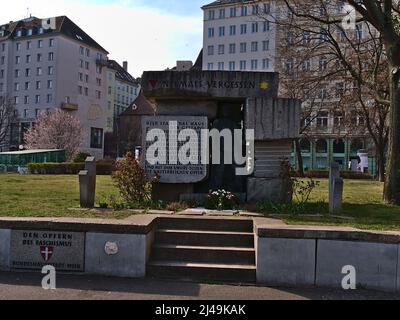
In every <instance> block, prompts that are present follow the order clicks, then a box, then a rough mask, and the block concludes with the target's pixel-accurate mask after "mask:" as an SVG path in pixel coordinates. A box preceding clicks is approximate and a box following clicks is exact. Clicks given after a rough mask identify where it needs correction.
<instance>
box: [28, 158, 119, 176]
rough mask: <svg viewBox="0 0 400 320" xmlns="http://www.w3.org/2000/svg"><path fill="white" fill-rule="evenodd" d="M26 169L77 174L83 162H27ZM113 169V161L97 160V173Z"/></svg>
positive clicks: (45, 172)
mask: <svg viewBox="0 0 400 320" xmlns="http://www.w3.org/2000/svg"><path fill="white" fill-rule="evenodd" d="M28 169H29V172H30V173H31V174H78V173H79V171H81V170H85V164H84V163H69V162H68V163H29V164H28ZM114 170H115V166H114V163H113V162H101V161H100V162H97V163H96V171H97V174H98V175H110V174H111V173H112V172H113V171H114Z"/></svg>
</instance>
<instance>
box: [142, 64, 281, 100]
mask: <svg viewBox="0 0 400 320" xmlns="http://www.w3.org/2000/svg"><path fill="white" fill-rule="evenodd" d="M278 85H279V74H278V73H273V72H231V71H197V70H191V71H184V72H176V71H146V72H144V73H143V76H142V89H143V92H144V95H145V96H146V98H148V99H156V100H160V99H181V100H188V99H190V100H198V99H201V98H204V99H209V98H210V97H212V98H243V99H246V98H248V97H258V96H260V97H276V96H277V95H278Z"/></svg>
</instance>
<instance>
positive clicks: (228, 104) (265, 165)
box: [142, 71, 301, 202]
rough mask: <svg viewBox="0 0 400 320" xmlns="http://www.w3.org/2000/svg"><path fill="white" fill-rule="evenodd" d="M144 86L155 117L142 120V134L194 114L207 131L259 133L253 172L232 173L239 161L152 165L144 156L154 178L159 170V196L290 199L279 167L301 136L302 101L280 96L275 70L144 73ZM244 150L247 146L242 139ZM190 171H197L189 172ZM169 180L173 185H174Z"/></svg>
mask: <svg viewBox="0 0 400 320" xmlns="http://www.w3.org/2000/svg"><path fill="white" fill-rule="evenodd" d="M142 84H143V92H144V95H145V96H146V98H147V99H148V100H150V101H151V102H152V103H153V104H154V105H155V109H156V115H155V116H154V117H152V118H149V117H144V118H143V122H142V124H143V126H142V127H143V128H144V130H143V133H142V135H143V136H146V133H147V132H148V130H150V129H152V128H160V129H164V130H168V128H167V122H168V121H173V120H174V119H175V120H178V121H180V120H182V122H188V121H189V122H193V121H192V120H194V118H192V117H199V116H203V117H205V119H203V120H201V122H202V126H201V127H202V128H204V129H206V128H207V127H209V128H210V129H213V128H216V129H218V130H219V132H221V131H222V130H226V129H227V130H229V131H231V132H233V129H234V128H240V126H242V130H243V135H244V134H245V130H247V129H250V130H254V134H255V171H254V172H251V174H250V175H249V176H247V177H241V176H237V175H235V174H234V172H235V168H236V166H235V164H233V166H232V165H231V167H229V166H228V165H226V164H225V163H221V164H219V165H216V166H213V165H211V166H208V167H207V166H201V165H200V166H199V165H195V166H193V165H187V166H186V167H185V166H182V165H179V164H173V165H172V166H171V164H170V163H167V164H161V165H149V164H148V161H146V160H145V159H144V163H145V168H146V172H147V173H148V174H149V175H150V176H153V175H154V174H155V173H159V174H160V180H159V184H157V185H155V186H154V190H156V192H154V196H156V197H157V199H156V200H166V201H171V200H173V201H178V200H182V198H183V197H184V198H185V199H188V197H189V198H190V194H192V195H193V199H199V194H201V193H208V191H209V190H214V189H225V190H227V191H231V192H235V193H236V194H240V195H243V194H244V198H247V200H248V201H251V202H256V201H260V200H266V199H270V200H273V201H275V202H287V201H290V199H291V193H290V190H289V191H288V190H287V188H288V183H287V181H286V180H285V179H281V178H280V170H281V163H282V161H283V160H285V159H286V160H289V159H288V158H289V157H290V153H291V150H292V141H293V139H294V138H297V137H298V136H299V130H300V128H299V126H300V111H301V103H300V101H298V100H293V99H284V98H278V85H279V75H278V74H277V73H268V72H226V71H185V72H176V71H160V72H145V73H144V74H143V77H142ZM166 116H169V118H166ZM181 117H189V118H181ZM149 120H151V121H149ZM207 120H208V122H207ZM206 122H207V124H206ZM161 123H163V124H164V125H161ZM188 127H189V128H190V127H191V126H190V125H189V126H188ZM196 127H197V126H194V128H195V129H199V128H196ZM180 129H184V127H182V126H180V128H178V131H180ZM221 140H222V139H221ZM142 145H143V146H144V147H143V156H144V157H146V153H147V150H148V148H149V147H150V145H149V144H148V143H147V142H146V141H143V144H142ZM169 147H170V145H169V144H168V148H169ZM173 147H174V146H173ZM209 150H210V149H209ZM224 150H225V149H224ZM242 150H245V144H244V143H243V146H242ZM264 150H266V152H264ZM173 151H174V152H175V150H173ZM222 152H223V151H221V154H222ZM239 167H240V165H239ZM201 168H202V169H201ZM192 169H193V170H195V171H196V170H197V172H198V173H199V174H198V175H197V176H195V175H193V174H191V173H190V172H191V170H192ZM207 170H208V174H207V173H206V171H207ZM168 184H171V185H172V184H174V186H173V188H172V187H171V188H170V187H168ZM244 185H245V187H242V186H244ZM241 197H242V196H241Z"/></svg>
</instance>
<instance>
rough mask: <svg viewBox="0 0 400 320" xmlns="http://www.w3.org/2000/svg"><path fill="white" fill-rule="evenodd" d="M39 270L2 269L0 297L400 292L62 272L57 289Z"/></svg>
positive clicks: (292, 296) (298, 296)
mask: <svg viewBox="0 0 400 320" xmlns="http://www.w3.org/2000/svg"><path fill="white" fill-rule="evenodd" d="M41 279H42V275H41V274H39V273H4V272H3V273H1V272H0V300H4V299H6V300H10V299H18V300H32V299H40V300H49V299H50V300H54V299H62V300H76V299H78V300H108V299H113V300H198V299H202V300H209V299H216V300H221V299H222V300H309V299H317V300H321V299H323V300H331V299H398V300H400V295H393V294H388V293H380V292H374V291H363V290H362V291H352V292H344V291H342V290H330V289H315V288H310V289H283V288H280V289H275V288H267V287H256V286H231V285H214V284H197V283H189V282H173V281H161V280H153V279H120V278H106V277H88V276H71V275H59V276H58V277H57V288H58V289H57V290H52V291H46V290H43V289H42V288H41Z"/></svg>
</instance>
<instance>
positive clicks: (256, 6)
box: [252, 4, 259, 15]
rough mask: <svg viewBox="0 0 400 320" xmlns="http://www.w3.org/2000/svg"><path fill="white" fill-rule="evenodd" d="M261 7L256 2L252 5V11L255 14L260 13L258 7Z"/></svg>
mask: <svg viewBox="0 0 400 320" xmlns="http://www.w3.org/2000/svg"><path fill="white" fill-rule="evenodd" d="M258 8H259V7H258V4H254V5H253V6H252V9H253V10H252V13H253V14H254V15H257V14H258V10H259V9H258Z"/></svg>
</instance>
